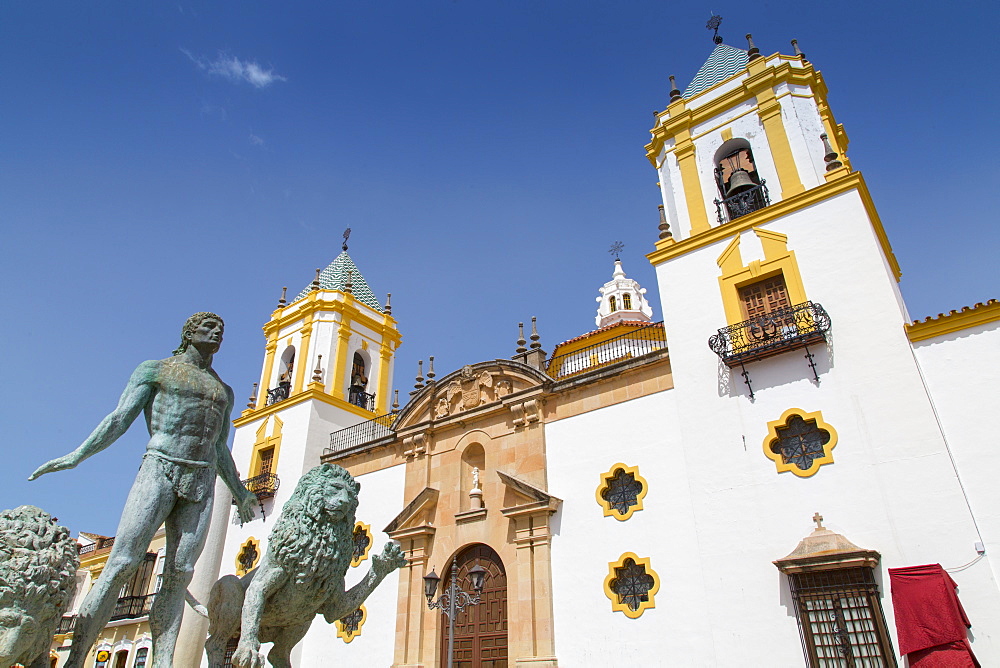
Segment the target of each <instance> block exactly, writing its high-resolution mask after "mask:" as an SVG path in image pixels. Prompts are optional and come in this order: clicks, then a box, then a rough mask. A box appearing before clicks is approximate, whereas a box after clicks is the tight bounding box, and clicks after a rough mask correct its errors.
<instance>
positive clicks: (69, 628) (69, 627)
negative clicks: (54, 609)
mask: <svg viewBox="0 0 1000 668" xmlns="http://www.w3.org/2000/svg"><path fill="white" fill-rule="evenodd" d="M74 628H76V615H70V616H67V617H63V618H62V619H60V620H59V626H57V627H56V634H60V633H72V632H73V629H74Z"/></svg>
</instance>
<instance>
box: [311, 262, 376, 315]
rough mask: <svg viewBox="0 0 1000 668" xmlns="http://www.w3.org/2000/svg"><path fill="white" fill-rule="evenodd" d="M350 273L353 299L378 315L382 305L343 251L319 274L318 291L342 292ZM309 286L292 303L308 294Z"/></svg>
mask: <svg viewBox="0 0 1000 668" xmlns="http://www.w3.org/2000/svg"><path fill="white" fill-rule="evenodd" d="M348 271H350V272H351V290H352V292H353V293H354V298H355V299H357V300H358V301H359V302H361V303H362V304H365V305H366V306H370V307H372V308H373V309H375V310H376V311H378V312H379V313H381V312H382V305H381V304H380V303H379V301H378V299H377V298H376V297H375V293H373V292H372V289H371V288H370V287H368V282H367V281H365V277H364V276H362V275H361V272H360V271H358V267H357V265H355V264H354V260H352V259H351V256H350V255H348V254H347V251H346V250H345V251H344V252H342V253H341V254H340V255H338V256H337V257H336V259H334V261H333V262H331V263H330V264H328V265H327V266H326V269H324V270H323V271H321V272H320V274H319V289H320V290H340V291H341V292H344V291H345V290H344V286H345V285H346V284H347V272H348ZM310 288H311V285H307V286H306V287H304V288H303V289H302V292H300V293H299V294H298V295H297V296H296V297H295V299H294V300H293V301H298V300H300V299H302V298H303V297H305V296H306V295H307V294H309V290H310Z"/></svg>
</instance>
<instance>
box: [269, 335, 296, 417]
mask: <svg viewBox="0 0 1000 668" xmlns="http://www.w3.org/2000/svg"><path fill="white" fill-rule="evenodd" d="M294 374H295V346H287V347H286V348H285V350H284V351H282V353H281V357H280V358H279V362H278V382H277V384H276V385H275V386H274V387H272V388H271V389H269V390H268V391H267V405H268V406H270V405H271V404H276V403H278V402H279V401H283V400H285V399H287V398H288V397H289V396H290V395H291V393H292V378H293V375H294Z"/></svg>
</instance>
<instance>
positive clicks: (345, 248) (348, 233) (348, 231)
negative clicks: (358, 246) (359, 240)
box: [341, 227, 351, 250]
mask: <svg viewBox="0 0 1000 668" xmlns="http://www.w3.org/2000/svg"><path fill="white" fill-rule="evenodd" d="M350 236H351V228H349V227H348V228H347V229H346V230H344V245H342V246H341V248H343V249H344V250H347V240H348V238H350Z"/></svg>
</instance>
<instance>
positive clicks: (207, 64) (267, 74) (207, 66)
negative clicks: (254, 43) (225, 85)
mask: <svg viewBox="0 0 1000 668" xmlns="http://www.w3.org/2000/svg"><path fill="white" fill-rule="evenodd" d="M181 52H182V53H183V54H184V55H185V56H187V57H188V58H189V59H190V60H191V62H192V63H194V64H195V65H197V67H198V69H200V70H204V71H205V72H208V73H209V74H214V75H216V76H221V77H223V78H226V79H229V80H230V81H232V82H233V83H240V82H245V83H248V84H251V85H252V86H254V87H256V88H267V87H268V86H270V85H271V84H273V83H274V82H275V81H288V79H286V78H285V77H283V76H281V75H280V74H276V73H275V71H274V70H273V69H270V68H269V69H264V68H263V67H261V66H260V65H259V64H257V61H255V60H240V59H239V58H237V57H236V56H232V55H229V54H228V53H223V52H221V51H220V52H219V55H218V56H217V57H216V58H215V60H209V59H208V58H203V57H201V56H195V55H194V54H192V53H191V52H190V51H188V50H187V49H181Z"/></svg>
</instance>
